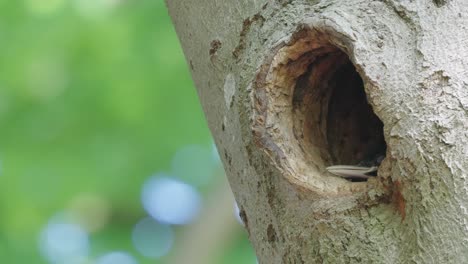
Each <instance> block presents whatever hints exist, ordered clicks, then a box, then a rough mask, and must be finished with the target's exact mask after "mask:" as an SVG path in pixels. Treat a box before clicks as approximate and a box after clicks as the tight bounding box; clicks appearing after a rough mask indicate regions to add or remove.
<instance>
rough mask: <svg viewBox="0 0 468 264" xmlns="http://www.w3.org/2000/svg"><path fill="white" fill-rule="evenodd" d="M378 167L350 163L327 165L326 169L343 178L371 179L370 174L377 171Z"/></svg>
mask: <svg viewBox="0 0 468 264" xmlns="http://www.w3.org/2000/svg"><path fill="white" fill-rule="evenodd" d="M377 169H378V167H360V166H349V165H335V166H330V167H327V168H326V170H327V171H328V172H330V173H332V174H334V175H336V176H340V177H343V178H346V179H348V178H358V179H369V178H370V177H371V176H370V175H369V174H372V173H375V172H377Z"/></svg>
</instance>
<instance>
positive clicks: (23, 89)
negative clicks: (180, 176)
mask: <svg viewBox="0 0 468 264" xmlns="http://www.w3.org/2000/svg"><path fill="white" fill-rule="evenodd" d="M0 126H1V127H0V162H1V163H0V195H1V199H0V256H1V259H2V262H3V263H46V262H45V260H43V259H44V258H42V257H41V256H40V253H39V249H38V237H39V234H40V232H41V229H42V228H43V227H44V226H45V225H46V224H47V221H48V220H49V219H50V218H51V217H52V216H53V215H55V214H57V213H58V212H60V211H63V210H66V209H69V208H70V207H73V206H74V201H76V199H78V198H77V197H80V195H87V194H92V195H97V196H99V197H101V198H102V199H104V200H105V201H107V202H108V203H109V204H110V208H111V212H110V213H111V214H112V217H111V220H110V223H109V224H108V225H107V226H105V227H104V229H102V230H101V231H99V232H96V233H95V234H92V236H91V246H92V254H93V255H94V256H97V255H99V254H100V253H102V252H106V251H109V250H117V249H118V250H127V251H128V252H130V253H132V254H133V255H134V256H137V257H138V260H139V261H140V263H155V262H154V260H148V259H145V258H144V257H142V256H140V255H139V254H138V252H136V250H135V249H134V248H133V247H132V243H131V239H130V233H131V229H132V227H133V225H134V224H135V223H136V222H137V221H138V219H141V218H142V217H144V216H145V212H144V210H143V209H142V205H141V201H140V193H141V187H142V184H143V182H144V181H145V179H146V178H147V177H149V176H150V175H152V174H154V173H156V172H159V171H170V170H171V160H172V158H173V156H174V155H175V153H176V151H177V150H178V149H179V148H181V147H183V146H186V145H189V144H198V145H202V146H205V147H207V148H211V144H212V143H211V142H212V140H211V136H210V134H209V131H208V129H207V126H206V123H205V121H204V117H203V114H202V112H201V108H200V105H199V102H198V98H197V95H196V92H195V89H194V87H193V84H192V81H191V78H190V74H189V71H188V68H187V66H186V63H185V60H184V58H183V54H182V51H181V48H180V45H179V43H178V40H177V37H176V35H175V32H174V29H173V26H172V25H171V23H170V19H169V17H168V14H167V10H166V7H165V6H164V3H163V2H162V1H161V0H157V1H154V0H153V1H150V0H137V1H134V0H132V1H130V0H127V1H123V0H121V1H119V0H93V1H91V0H74V1H71V0H24V1H23V0H22V1H8V0H0ZM219 176H222V175H219ZM217 180H220V177H218V179H214V180H213V183H211V185H213V184H214V183H216V181H217ZM221 180H224V179H222V178H221ZM209 190H210V188H209V187H206V188H204V189H203V191H204V192H205V193H204V194H203V195H204V196H205V195H206V192H209ZM97 210H99V208H98V209H97ZM236 241H237V242H232V243H231V244H232V248H230V249H229V250H228V251H227V252H226V254H225V256H226V259H225V263H247V262H245V261H246V259H252V258H253V255H252V254H253V253H252V251H251V249H250V246H249V244H248V243H247V242H246V239H245V235H244V234H243V235H240V236H239V238H238V240H236ZM223 261H224V260H223Z"/></svg>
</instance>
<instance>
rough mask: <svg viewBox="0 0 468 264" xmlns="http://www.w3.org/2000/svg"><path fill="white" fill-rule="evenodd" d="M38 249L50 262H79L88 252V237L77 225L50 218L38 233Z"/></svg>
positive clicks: (59, 263) (58, 263)
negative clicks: (39, 233)
mask: <svg viewBox="0 0 468 264" xmlns="http://www.w3.org/2000/svg"><path fill="white" fill-rule="evenodd" d="M39 243H40V250H41V253H42V255H43V256H44V257H45V258H46V259H47V260H48V261H49V262H50V263H53V264H55V263H57V264H61V263H79V262H82V261H83V260H84V259H86V258H87V256H88V254H89V237H88V234H87V233H86V231H85V230H84V229H83V228H81V227H80V226H79V225H76V224H74V223H70V222H67V221H60V220H55V219H53V220H51V221H50V222H49V223H48V225H47V226H46V227H45V228H44V230H43V231H42V233H41V235H40V241H39Z"/></svg>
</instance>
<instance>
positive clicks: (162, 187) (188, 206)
mask: <svg viewBox="0 0 468 264" xmlns="http://www.w3.org/2000/svg"><path fill="white" fill-rule="evenodd" d="M141 199H142V203H143V207H144V208H145V210H146V211H147V212H148V214H149V215H150V216H152V217H153V218H154V219H156V220H158V221H159V222H161V223H165V224H172V225H184V224H188V223H190V222H192V221H193V220H194V218H195V217H196V216H197V215H198V214H199V211H200V207H201V197H200V194H199V193H198V192H197V190H196V189H195V188H194V187H192V186H190V185H188V184H186V183H184V182H182V181H179V180H176V179H173V178H169V177H167V176H165V175H163V174H158V175H156V176H154V177H151V178H150V179H149V180H147V181H146V183H145V184H144V186H143V192H142V197H141Z"/></svg>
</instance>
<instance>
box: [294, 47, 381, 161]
mask: <svg viewBox="0 0 468 264" xmlns="http://www.w3.org/2000/svg"><path fill="white" fill-rule="evenodd" d="M301 57H302V59H303V60H305V61H307V62H309V64H308V66H307V69H306V70H305V72H304V73H303V74H302V75H300V76H299V77H298V78H297V79H296V82H295V87H294V92H293V98H292V106H293V115H294V117H293V120H294V121H293V123H294V124H293V126H294V128H293V132H294V134H295V137H296V139H298V141H299V142H298V145H299V146H300V147H301V149H302V151H303V153H304V155H305V158H306V159H310V160H315V162H314V163H317V155H319V156H320V159H321V161H322V163H323V164H324V165H325V167H326V166H331V165H359V166H374V165H378V162H379V161H381V160H382V159H383V157H384V156H385V152H386V148H387V146H386V143H385V139H384V134H383V123H382V121H381V120H380V119H379V118H378V117H377V115H376V114H375V113H374V111H373V110H372V107H371V105H370V104H369V103H368V101H367V96H366V92H365V89H364V84H363V80H362V78H361V77H360V75H359V73H358V72H357V70H356V68H355V66H354V65H353V63H352V62H351V61H350V59H349V57H348V56H347V55H346V53H344V52H343V51H341V50H340V49H338V48H336V47H334V46H331V45H330V46H326V47H322V48H321V49H315V50H314V51H312V52H307V53H304V54H303V55H302V56H301ZM299 60H301V59H299Z"/></svg>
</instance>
